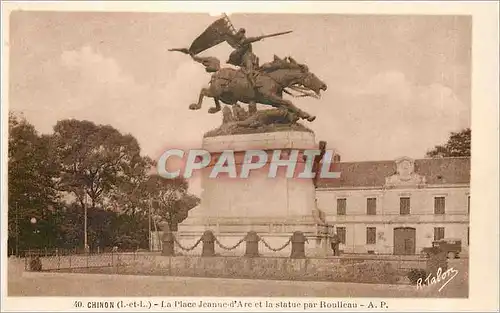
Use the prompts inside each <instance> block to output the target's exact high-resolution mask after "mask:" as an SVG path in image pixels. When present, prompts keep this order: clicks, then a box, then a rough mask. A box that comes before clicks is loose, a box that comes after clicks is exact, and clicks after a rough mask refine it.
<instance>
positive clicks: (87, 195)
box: [52, 119, 150, 234]
mask: <svg viewBox="0 0 500 313" xmlns="http://www.w3.org/2000/svg"><path fill="white" fill-rule="evenodd" d="M52 143H53V151H54V156H55V157H56V158H57V162H58V164H59V167H60V171H61V174H60V180H59V184H58V186H59V189H60V190H61V191H64V192H67V193H69V194H72V195H73V196H74V197H75V199H76V201H77V202H78V203H79V206H80V208H81V209H82V210H83V211H84V216H87V213H88V210H91V211H93V212H94V211H95V210H96V208H97V207H102V208H106V207H108V206H111V205H112V202H113V195H115V196H116V194H117V193H118V192H119V190H122V189H123V188H122V187H123V185H126V184H127V183H130V182H131V177H130V173H131V172H133V173H136V174H135V176H137V177H141V176H142V174H140V173H141V172H144V173H145V172H146V171H147V170H148V169H149V168H148V164H149V163H150V161H149V159H146V158H144V157H142V156H141V155H140V147H139V144H138V142H137V140H136V139H135V138H134V137H133V136H131V135H123V134H121V133H120V132H119V131H118V130H116V129H115V128H113V127H112V126H109V125H96V124H94V123H92V122H90V121H79V120H74V119H71V120H62V121H59V122H58V123H57V124H56V125H55V127H54V134H53V136H52ZM137 173H139V174H137ZM135 176H134V177H135ZM122 191H123V190H122ZM86 222H87V220H86V219H85V223H86ZM85 225H87V224H85ZM90 233H91V234H92V233H93V232H92V231H91V232H90Z"/></svg>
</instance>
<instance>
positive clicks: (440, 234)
mask: <svg viewBox="0 0 500 313" xmlns="http://www.w3.org/2000/svg"><path fill="white" fill-rule="evenodd" d="M443 238H444V227H434V240H439V239H443Z"/></svg>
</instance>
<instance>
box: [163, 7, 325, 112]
mask: <svg viewBox="0 0 500 313" xmlns="http://www.w3.org/2000/svg"><path fill="white" fill-rule="evenodd" d="M288 33H291V31H286V32H280V33H275V34H270V35H263V36H258V37H247V36H246V31H245V29H243V28H240V29H239V30H238V31H236V30H235V28H234V26H233V25H232V23H231V21H230V20H229V18H228V16H227V15H225V14H224V15H223V17H222V18H220V19H218V20H216V21H215V22H213V23H212V24H211V25H210V26H209V27H208V28H207V29H206V30H205V31H204V32H203V33H202V34H201V35H199V36H198V37H197V38H196V39H195V40H194V41H193V43H192V44H191V46H190V47H189V48H181V49H170V50H169V51H177V52H182V53H185V54H187V55H189V56H190V57H191V58H192V59H193V60H194V61H196V62H198V63H200V64H202V65H203V66H204V67H205V71H206V72H208V73H212V77H211V79H210V83H209V85H208V87H206V88H203V89H201V92H200V95H199V98H198V102H197V103H193V104H191V105H190V106H189V108H190V109H191V110H198V109H200V108H201V105H202V102H203V99H204V98H205V97H209V98H213V99H214V103H215V106H214V107H211V108H209V110H208V112H209V113H216V112H218V111H220V110H221V104H220V102H222V103H224V104H226V105H232V106H239V105H238V102H242V103H246V104H248V105H249V113H250V114H255V113H257V104H263V105H269V106H272V107H275V108H277V109H279V110H280V111H283V114H284V115H285V116H287V117H289V120H290V122H293V121H294V120H297V119H305V120H307V121H309V122H312V121H314V119H315V118H316V117H315V116H314V115H311V114H309V113H307V112H305V111H302V110H301V109H299V108H298V107H296V106H295V105H294V104H293V103H292V102H291V101H289V100H287V99H284V98H283V93H287V94H290V95H292V96H295V95H294V93H293V92H292V91H295V92H299V93H300V95H299V96H312V97H319V96H320V94H321V91H322V90H326V89H327V85H326V84H325V83H324V82H323V81H321V80H320V79H319V78H318V77H316V75H314V73H312V72H310V71H309V68H308V67H307V66H306V65H305V64H300V63H298V62H297V61H295V60H294V59H293V58H292V57H286V58H283V59H282V58H279V57H278V56H276V55H275V56H274V60H273V61H271V62H268V63H265V64H263V65H262V66H260V65H259V58H258V57H257V56H256V55H255V54H254V53H253V50H252V44H253V43H254V42H258V41H260V40H262V39H265V38H269V37H275V36H280V35H284V34H288ZM222 42H227V43H228V44H229V45H230V46H231V47H232V48H233V49H234V51H233V52H232V53H231V54H230V56H229V59H228V61H227V62H226V63H228V64H231V65H234V66H238V67H239V69H234V68H222V67H221V63H220V60H219V59H217V58H215V57H201V56H198V54H199V53H201V52H203V51H205V50H207V49H209V48H211V47H213V46H216V45H218V44H220V43H222Z"/></svg>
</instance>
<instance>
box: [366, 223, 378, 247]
mask: <svg viewBox="0 0 500 313" xmlns="http://www.w3.org/2000/svg"><path fill="white" fill-rule="evenodd" d="M376 242H377V228H375V227H367V228H366V244H367V245H374V244H375V243H376Z"/></svg>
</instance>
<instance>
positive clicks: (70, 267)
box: [68, 250, 72, 268]
mask: <svg viewBox="0 0 500 313" xmlns="http://www.w3.org/2000/svg"><path fill="white" fill-rule="evenodd" d="M68 254H69V268H71V255H72V253H71V250H70V251H69V253H68Z"/></svg>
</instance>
